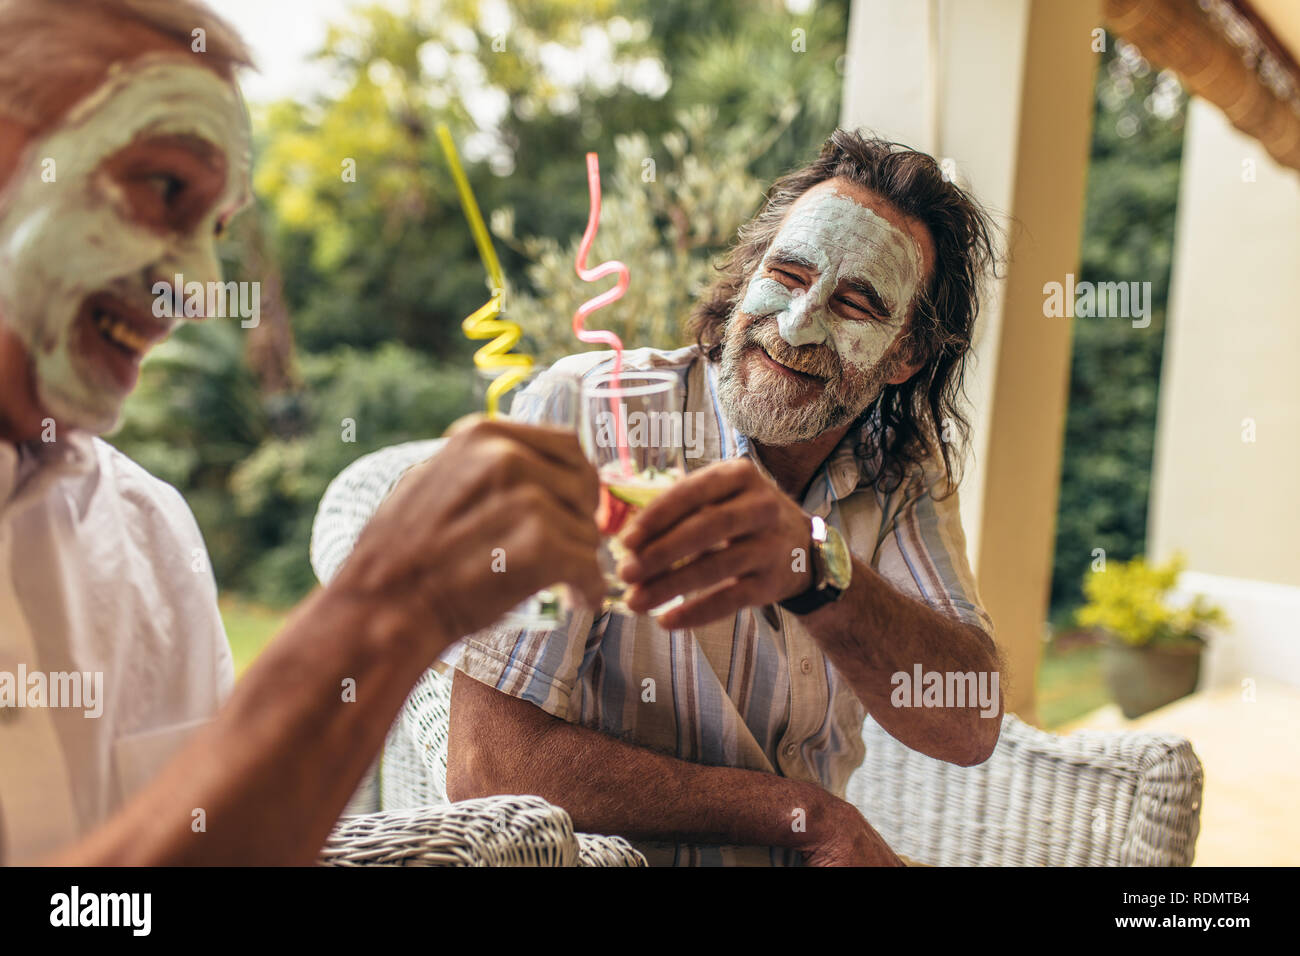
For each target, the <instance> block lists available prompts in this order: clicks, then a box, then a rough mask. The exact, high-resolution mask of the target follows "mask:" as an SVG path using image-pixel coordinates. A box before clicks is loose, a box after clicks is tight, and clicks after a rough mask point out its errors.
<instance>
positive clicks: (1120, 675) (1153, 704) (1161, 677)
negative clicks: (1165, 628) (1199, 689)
mask: <svg viewBox="0 0 1300 956" xmlns="http://www.w3.org/2000/svg"><path fill="white" fill-rule="evenodd" d="M1204 649H1205V645H1204V644H1203V643H1201V642H1199V641H1188V642H1186V643H1183V644H1172V645H1148V646H1145V647H1133V646H1131V645H1129V644H1123V643H1121V642H1119V641H1117V640H1115V639H1114V638H1108V639H1107V641H1106V643H1105V648H1104V650H1103V652H1102V669H1103V671H1104V672H1105V674H1106V685H1107V686H1108V687H1109V688H1110V693H1111V696H1112V697H1114V698H1115V702H1116V703H1117V704H1119V707H1120V710H1122V711H1123V712H1124V716H1125V717H1127V718H1129V719H1130V720H1132V719H1133V718H1134V717H1141V716H1142V715H1143V714H1147V713H1150V712H1151V711H1153V710H1155V709H1156V708H1157V707H1163V706H1164V705H1165V704H1168V703H1170V702H1171V701H1175V700H1178V698H1180V697H1186V696H1187V695H1188V694H1190V693H1191V692H1192V691H1194V690H1196V683H1197V681H1198V680H1200V677H1201V653H1202V651H1204Z"/></svg>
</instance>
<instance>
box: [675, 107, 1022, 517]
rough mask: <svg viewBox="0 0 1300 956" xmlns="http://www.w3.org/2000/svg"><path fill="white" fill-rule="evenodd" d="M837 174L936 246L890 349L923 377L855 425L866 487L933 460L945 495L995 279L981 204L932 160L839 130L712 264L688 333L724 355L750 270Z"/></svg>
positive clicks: (888, 391) (776, 189) (883, 397)
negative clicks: (867, 466)
mask: <svg viewBox="0 0 1300 956" xmlns="http://www.w3.org/2000/svg"><path fill="white" fill-rule="evenodd" d="M837 178H843V179H847V180H850V181H851V182H854V183H857V184H858V185H859V186H862V187H865V188H866V189H869V190H871V191H872V192H874V193H876V194H877V195H878V196H880V197H881V198H882V199H884V200H886V201H887V202H889V203H890V204H891V205H893V206H894V208H896V209H897V210H898V211H899V212H901V213H902V214H903V215H905V216H908V217H911V218H913V219H916V220H917V221H919V222H920V223H922V224H923V225H924V226H925V227H926V229H928V230H929V232H930V237H931V239H932V240H933V242H934V252H935V261H934V271H933V274H932V275H931V276H930V280H929V282H928V283H926V285H925V287H924V288H923V289H921V290H920V291H919V292H918V294H917V297H916V300H915V302H914V303H913V310H912V321H911V322H910V323H909V324H908V327H907V330H906V331H905V332H904V334H903V337H902V338H901V339H900V340H899V343H898V352H897V355H898V359H899V361H900V362H902V363H903V364H909V365H910V364H920V365H921V369H920V370H919V371H918V372H917V373H916V374H915V375H913V376H912V377H911V378H909V379H908V380H907V381H906V382H904V383H903V384H902V385H886V386H885V387H884V389H883V390H882V391H881V393H880V396H879V397H878V398H877V399H876V400H875V401H874V402H872V404H871V405H870V406H869V407H868V408H867V410H866V411H865V412H863V414H862V416H861V417H860V418H859V420H858V422H857V423H856V424H855V427H857V425H859V424H865V423H867V422H870V423H871V424H872V427H870V428H861V429H859V431H860V433H861V434H862V444H861V445H860V446H859V449H858V453H859V455H860V456H862V458H863V459H864V460H866V461H874V460H875V459H876V458H879V465H878V466H877V467H876V471H875V485H876V487H878V488H880V489H881V490H882V491H892V490H893V489H895V488H897V487H898V486H899V484H900V483H901V482H902V481H903V478H904V477H905V475H906V473H907V471H908V469H909V466H911V465H914V464H918V463H919V462H921V461H922V460H924V459H925V458H928V457H930V456H932V455H933V454H934V453H935V452H938V454H939V455H940V456H941V457H942V461H943V465H944V471H945V473H946V478H947V483H948V488H947V490H946V493H948V494H950V493H951V492H952V491H953V490H955V489H956V487H957V484H958V482H959V481H960V480H961V476H960V470H961V465H962V463H963V461H964V458H965V453H966V447H967V443H968V442H969V440H970V422H969V421H968V420H967V418H966V416H965V414H964V413H963V412H962V409H961V407H960V396H961V394H962V387H963V384H964V378H965V372H966V358H967V354H968V353H969V351H970V345H971V336H972V334H973V332H974V329H975V317H976V315H978V313H979V304H980V303H979V300H980V293H981V286H982V283H983V280H984V278H985V276H986V275H987V274H989V273H990V272H992V273H993V274H996V270H997V267H998V262H999V259H998V252H997V247H996V245H995V242H994V238H993V237H994V236H995V235H996V228H995V227H994V225H993V222H992V219H991V218H990V216H989V214H988V212H987V211H986V210H985V209H984V208H983V207H982V206H981V205H980V204H979V202H978V201H977V200H976V199H975V198H974V197H972V196H970V195H969V194H968V193H966V192H965V191H964V190H962V189H961V188H960V187H959V186H957V185H956V184H955V183H952V182H949V181H948V179H947V178H946V177H945V176H944V173H943V170H942V169H941V168H940V166H939V164H938V163H937V162H935V160H934V158H933V157H931V156H928V155H926V154H925V153H921V152H917V151H916V150H914V149H910V148H909V147H906V146H902V145H900V144H898V143H891V142H888V141H886V140H883V139H879V138H877V137H875V136H872V135H869V134H864V133H862V132H854V131H851V130H844V129H837V130H836V131H835V132H834V133H832V134H831V137H830V138H829V139H828V140H826V142H825V143H824V144H822V149H821V155H820V156H818V157H817V159H816V160H815V161H814V162H812V163H810V164H809V165H807V166H805V167H803V168H802V169H798V170H795V171H794V172H792V173H789V174H787V175H785V176H782V177H781V178H780V179H778V180H777V181H776V182H775V183H773V184H772V188H771V189H769V190H768V192H767V199H766V201H765V203H764V205H763V208H762V210H760V211H759V213H758V215H756V216H755V217H754V218H753V219H751V220H750V221H749V222H748V223H746V224H745V225H744V226H742V227H741V229H740V233H739V236H738V237H737V240H736V244H735V245H734V246H732V248H731V250H730V251H729V252H728V254H727V257H726V258H725V259H724V260H723V262H722V264H721V265H720V267H719V272H720V276H719V278H718V279H717V280H716V281H715V282H714V283H713V285H712V286H711V287H710V288H709V289H708V291H707V292H706V293H705V294H704V296H703V297H702V298H701V299H700V301H699V302H698V303H697V304H696V306H695V308H694V310H692V312H691V316H690V318H689V319H688V321H687V331H688V332H689V333H690V334H691V335H692V337H694V339H695V341H696V342H697V343H698V344H699V346H700V349H701V350H702V351H703V352H704V354H705V355H706V356H708V358H709V360H710V361H714V362H716V361H717V360H718V359H719V357H720V356H721V354H722V339H723V333H724V331H725V329H726V325H727V321H728V320H729V319H730V317H731V314H732V311H733V310H734V309H735V308H736V305H737V303H738V302H739V301H740V297H741V296H742V295H743V293H744V290H745V287H746V285H747V284H748V283H749V279H750V277H751V276H752V275H753V274H754V270H755V269H757V268H758V266H759V265H760V263H761V262H762V261H763V256H764V255H766V254H767V250H768V247H769V246H770V245H771V244H772V240H773V239H774V238H775V237H776V234H777V232H778V231H779V230H780V228H781V221H782V220H783V219H784V218H785V214H786V212H787V211H788V210H789V209H790V207H791V206H792V205H793V204H794V202H795V201H796V200H797V199H798V198H799V197H800V196H802V195H803V194H804V193H806V192H807V191H808V190H810V189H812V188H813V187H814V186H816V185H817V184H818V183H821V182H825V181H826V180H828V179H837Z"/></svg>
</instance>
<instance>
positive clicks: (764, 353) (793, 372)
mask: <svg viewBox="0 0 1300 956" xmlns="http://www.w3.org/2000/svg"><path fill="white" fill-rule="evenodd" d="M755 348H757V349H758V352H759V355H760V356H761V357H762V358H765V359H766V360H767V361H768V362H769V363H770V364H772V365H774V366H776V368H777V369H778V370H779V371H781V372H784V373H785V374H786V375H790V376H792V377H794V378H796V379H799V380H800V381H804V382H808V383H810V384H813V385H825V384H826V379H825V378H824V377H822V376H820V375H814V374H812V373H811V372H803V371H800V370H799V369H797V368H792V367H791V366H789V365H786V364H785V363H784V362H782V361H781V360H780V359H778V358H775V357H774V356H773V355H772V353H771V352H769V351H768V350H767V349H766V348H765V347H763V346H762V345H758V346H755Z"/></svg>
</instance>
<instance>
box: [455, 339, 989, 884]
mask: <svg viewBox="0 0 1300 956" xmlns="http://www.w3.org/2000/svg"><path fill="white" fill-rule="evenodd" d="M624 362H625V367H627V368H629V369H638V370H641V369H649V368H654V369H662V370H669V371H673V372H676V373H677V374H678V375H680V376H681V380H682V386H683V394H684V399H685V408H684V411H685V412H686V413H687V414H688V415H690V416H692V423H693V424H694V425H695V426H696V428H697V433H696V434H694V435H692V433H691V431H690V430H687V431H686V435H687V438H688V440H690V439H692V438H693V439H694V441H696V442H699V445H698V447H693V448H692V449H691V451H692V452H698V454H696V455H695V456H694V457H692V455H691V454H690V453H688V455H687V457H686V468H687V471H688V473H689V472H692V471H695V470H696V469H699V468H703V467H705V466H706V465H708V464H710V463H711V462H715V461H719V460H722V459H727V458H734V457H736V456H738V455H746V456H748V457H750V458H751V459H752V460H753V461H754V463H755V464H756V465H757V466H758V467H759V468H760V469H763V465H762V462H761V461H760V460H759V458H758V456H757V454H756V451H755V449H754V448H753V446H752V445H751V444H750V443H749V442H748V441H746V439H745V437H744V436H743V435H740V434H738V433H737V432H736V431H735V429H733V428H732V427H731V426H730V425H729V424H728V423H727V422H726V420H725V418H724V417H723V414H722V410H721V407H720V404H719V402H718V397H717V387H716V382H715V372H716V369H715V366H713V365H712V364H711V363H709V362H707V361H706V360H705V359H704V358H703V357H702V356H701V355H700V353H699V352H698V351H697V350H696V349H695V348H694V347H688V348H684V349H678V350H676V351H671V352H663V351H658V350H653V349H638V350H636V351H631V352H628V353H626V354H625V356H624ZM611 363H612V358H611V355H610V353H608V352H590V353H584V354H581V355H574V356H569V357H568V358H565V359H562V360H561V361H560V362H559V363H557V364H556V366H554V369H553V370H554V371H556V372H561V373H567V374H570V375H577V376H590V375H595V374H599V373H601V372H605V371H608V370H609V367H610V365H611ZM548 397H549V393H548V388H547V376H542V377H540V378H539V380H538V381H537V382H535V383H534V384H533V385H532V386H530V388H529V389H528V390H527V391H525V392H524V393H523V394H521V395H520V396H519V397H518V399H516V401H515V408H514V410H513V414H514V417H522V418H525V419H526V420H534V421H537V420H544V419H545V418H546V417H547V416H546V408H547V401H548ZM696 413H698V414H696ZM857 437H858V436H857V435H856V434H855V433H854V432H852V431H850V433H849V434H848V435H846V436H845V439H844V440H843V441H842V442H840V444H839V445H838V446H837V447H836V448H835V450H834V451H833V452H832V453H831V454H830V455H829V456H828V458H827V460H826V462H825V463H824V464H823V466H822V467H821V468H820V469H819V470H818V471H817V473H816V475H815V476H814V478H813V480H812V483H811V485H810V486H809V489H808V492H807V494H806V495H805V497H804V500H803V502H802V506H803V509H804V510H805V511H806V512H808V513H809V514H816V515H820V516H821V517H822V518H824V519H825V520H826V522H827V523H828V524H831V525H833V526H835V528H837V529H838V530H839V532H840V533H841V534H842V535H843V536H844V539H845V541H846V543H847V544H848V546H849V549H850V550H851V551H852V552H853V554H854V555H855V556H856V557H857V558H858V559H859V560H861V561H863V562H865V563H868V564H870V565H871V567H873V568H874V569H875V570H876V571H878V572H879V573H880V574H881V575H882V576H883V577H884V578H885V579H886V580H887V581H888V582H889V583H890V584H892V585H893V586H894V587H896V588H897V589H898V590H899V591H901V592H903V593H904V594H907V595H910V596H911V597H913V598H916V599H919V600H921V601H923V602H925V603H926V604H928V605H929V606H930V607H932V608H934V609H935V610H937V611H939V612H940V613H943V614H945V615H948V616H950V617H953V618H956V619H958V620H961V621H966V622H969V623H971V624H974V625H976V626H978V627H980V628H982V629H983V630H985V631H986V632H987V633H989V634H990V635H992V633H993V625H992V621H991V620H990V619H989V616H988V614H986V613H985V611H984V609H983V608H982V607H981V606H980V600H979V596H978V593H977V590H976V585H975V580H974V577H973V575H972V574H971V571H970V566H969V564H968V562H967V558H966V541H965V536H964V534H963V532H962V527H961V520H960V517H959V513H958V497H957V495H956V494H955V493H954V494H952V495H951V496H949V497H947V498H946V499H944V500H942V501H938V500H935V498H934V497H933V496H932V495H931V494H930V493H929V489H930V488H932V487H934V486H935V482H936V481H937V479H938V478H940V477H941V475H942V469H941V468H940V466H939V465H938V463H936V462H927V463H926V465H925V466H924V467H922V468H919V469H914V471H913V473H912V474H911V477H910V479H909V480H906V481H904V482H903V483H902V484H900V486H899V487H898V489H897V490H895V491H894V492H892V493H884V492H880V491H877V490H875V489H874V488H873V487H872V485H871V477H872V476H871V473H870V472H871V469H870V467H869V466H868V465H864V464H863V463H862V462H861V461H860V459H859V458H858V456H857V455H856V454H855V444H856V442H857ZM763 470H764V472H765V473H766V469H763ZM773 612H775V613H773ZM768 614H771V615H772V617H771V619H770V620H769V618H768V616H767V615H768ZM455 663H456V666H457V667H458V668H459V669H461V670H463V671H464V672H465V673H466V674H468V675H469V676H471V677H473V678H475V679H476V680H478V681H481V682H483V683H485V684H488V685H490V686H492V687H495V688H496V689H497V690H499V691H502V692H504V693H507V694H510V695H511V696H514V697H518V698H521V699H523V700H527V701H529V702H531V703H533V704H535V705H536V706H538V707H540V708H541V709H542V710H544V711H546V712H547V713H549V714H553V715H555V716H557V717H560V718H563V719H564V720H566V721H569V722H571V723H577V724H581V725H582V726H584V727H589V728H592V729H595V730H599V731H601V732H603V733H606V734H610V735H611V736H615V737H618V738H619V739H621V740H624V741H626V742H629V743H633V744H636V745H639V746H642V747H647V748H650V749H653V750H656V751H660V752H662V753H666V754H669V755H671V756H674V757H677V758H679V759H682V760H690V761H694V762H696V763H702V764H710V765H715V766H727V767H739V768H743V769H748V770H756V771H762V772H765V773H778V774H782V775H783V776H786V777H790V778H792V779H798V780H804V781H811V782H816V783H819V784H821V785H822V786H823V787H825V788H826V789H827V790H829V791H830V792H831V793H833V794H835V795H836V796H838V797H840V798H843V797H844V790H845V785H846V784H847V782H848V779H849V775H850V774H851V773H852V772H853V770H854V769H855V768H856V767H857V766H858V765H859V764H860V763H861V762H862V758H863V743H862V737H861V731H862V722H863V720H864V718H865V716H866V713H865V709H864V708H863V706H862V703H861V702H860V701H859V700H858V697H857V695H856V694H855V693H854V692H853V689H852V688H851V687H850V686H849V684H848V682H847V681H846V680H845V679H844V678H843V677H842V676H841V675H840V674H839V673H838V671H836V669H835V668H834V667H833V666H832V665H831V663H830V661H829V660H827V658H826V656H825V655H824V654H823V653H822V651H821V649H820V648H819V647H818V645H817V642H816V641H814V640H813V638H812V637H811V636H810V634H809V633H808V631H807V630H806V629H805V628H804V626H803V625H802V623H801V622H800V620H799V618H798V617H797V616H796V615H793V614H790V613H789V612H787V611H785V610H784V609H782V608H780V607H777V606H773V607H771V608H769V609H767V610H766V611H764V610H763V609H758V608H747V609H745V610H742V611H740V612H739V613H737V614H736V615H735V617H734V619H728V620H724V621H719V622H714V623H712V624H709V625H705V626H703V627H697V628H691V629H682V630H670V631H666V632H665V631H664V630H663V629H662V628H660V627H659V626H658V624H656V622H655V621H654V620H653V619H652V618H650V617H649V616H647V615H634V614H628V613H623V612H618V611H612V610H608V609H607V610H605V612H604V613H602V614H599V615H593V614H592V613H590V612H581V611H575V612H573V613H571V614H570V615H569V616H568V618H567V621H566V622H565V623H563V624H561V626H559V627H558V628H556V629H554V630H549V631H546V630H530V631H519V630H513V629H505V628H497V629H491V630H489V631H487V632H481V633H479V634H476V635H471V636H470V637H469V638H466V640H465V641H463V642H462V643H461V645H460V650H459V655H458V659H457V660H456V662H455ZM575 772H576V773H577V774H581V769H580V768H575ZM638 848H639V849H641V850H642V852H644V853H645V854H646V855H647V858H648V859H649V860H650V862H651V863H652V864H656V863H658V864H678V865H700V864H704V865H741V864H758V865H797V864H798V863H799V862H801V857H800V854H799V853H798V852H796V851H790V850H784V849H781V848H767V847H721V846H698V845H685V844H671V843H658V844H639V845H638Z"/></svg>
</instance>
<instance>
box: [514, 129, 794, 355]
mask: <svg viewBox="0 0 1300 956" xmlns="http://www.w3.org/2000/svg"><path fill="white" fill-rule="evenodd" d="M680 122H681V129H680V130H675V131H673V132H671V133H668V134H665V136H664V137H663V146H664V149H665V150H666V151H667V153H668V155H669V157H670V158H671V161H672V164H671V165H670V166H668V167H666V168H661V167H659V166H658V164H657V163H655V161H654V160H653V158H652V157H651V154H650V148H649V143H648V142H647V141H646V138H645V136H644V135H642V134H640V133H637V134H633V135H629V136H622V137H619V138H618V139H617V140H616V141H615V146H616V154H615V156H614V161H613V163H612V166H613V169H612V170H610V171H607V172H605V173H602V177H601V178H602V184H603V185H602V192H604V191H605V190H608V193H607V195H608V198H607V199H604V200H603V201H602V204H601V224H600V230H599V231H598V232H597V234H596V240H595V242H594V243H593V244H592V248H591V251H590V253H589V254H588V256H587V261H586V265H587V267H588V268H591V267H593V266H595V265H596V264H598V263H600V262H603V261H605V260H606V259H614V258H617V259H621V260H623V261H624V262H626V263H628V264H629V266H630V268H631V282H630V284H629V287H628V291H627V294H625V295H624V296H623V298H621V299H619V300H618V301H617V302H615V303H614V304H613V305H610V306H608V307H607V308H605V309H603V310H601V311H599V312H597V313H596V314H595V315H594V316H593V317H592V318H591V319H590V325H591V327H592V328H600V329H608V330H610V331H613V332H615V333H616V334H617V335H618V336H619V338H620V339H621V340H622V342H623V345H624V346H625V347H627V348H637V347H639V346H646V345H648V346H656V347H659V348H670V347H672V346H675V345H684V344H686V340H685V339H684V338H683V336H682V333H681V328H680V326H681V321H682V320H683V319H684V318H685V317H686V315H687V314H688V313H689V312H690V308H691V306H692V305H693V304H694V302H695V299H696V298H697V296H698V295H699V293H700V292H701V291H702V290H703V288H704V286H705V285H707V283H708V282H709V280H710V279H711V278H712V275H713V268H712V256H711V253H713V252H716V251H717V250H718V249H719V248H721V247H723V246H725V245H726V243H727V242H728V241H729V240H730V239H731V237H732V236H734V235H735V232H736V230H737V229H738V228H739V227H740V225H741V224H742V223H743V222H745V220H746V219H748V218H749V217H750V216H751V215H752V214H753V212H754V209H755V208H756V206H757V204H758V202H759V201H760V199H761V198H762V195H763V189H762V184H760V182H759V181H758V179H757V178H755V177H754V176H753V175H751V174H750V173H749V172H748V171H747V168H748V165H749V163H750V161H751V160H752V158H753V155H754V154H755V153H758V154H761V153H762V151H763V150H762V146H763V144H762V143H761V141H759V140H758V139H757V138H756V137H757V135H758V131H756V130H752V129H750V128H748V127H747V126H744V125H740V126H735V127H732V128H730V129H728V130H726V131H725V132H722V133H721V134H719V133H717V132H715V130H716V115H715V114H714V113H713V112H712V111H710V110H706V109H703V108H701V109H697V110H694V111H692V112H691V113H689V114H686V115H683V116H682V117H681V120H680ZM711 137H712V138H713V139H715V140H720V141H719V142H717V143H716V148H717V153H716V154H715V157H714V159H713V161H712V162H706V161H705V159H704V158H703V156H702V155H701V150H704V149H708V148H709V145H710V138H711ZM769 142H770V140H769ZM756 143H757V144H758V145H757V147H756V146H755V144H756ZM706 155H707V154H706ZM493 226H494V228H495V231H496V232H497V233H498V235H499V236H500V237H501V238H502V239H503V240H504V241H505V242H506V244H507V245H509V246H511V247H512V248H514V249H516V250H518V251H519V252H520V253H521V254H522V255H523V257H524V258H525V259H527V261H528V262H529V263H530V265H529V266H528V268H527V271H526V273H525V275H526V277H527V279H528V281H529V284H530V285H531V287H532V288H535V289H539V290H542V291H541V292H540V293H539V294H538V295H536V296H534V295H531V294H529V293H527V292H523V293H520V294H518V295H512V296H509V297H508V299H507V301H508V303H509V308H510V309H511V310H512V311H513V312H514V314H515V315H517V316H522V317H524V320H525V328H526V329H527V335H528V340H526V341H525V344H524V347H525V349H528V348H529V346H532V351H533V352H534V353H535V354H537V355H538V357H539V358H541V359H543V360H544V361H546V362H548V363H549V362H552V361H554V360H555V359H557V358H560V357H561V356H563V355H566V354H568V353H570V352H573V351H575V350H577V349H580V348H584V346H580V345H577V344H576V343H575V339H574V336H573V313H574V307H575V306H576V305H577V304H578V303H580V302H582V301H584V300H586V299H589V298H591V297H592V296H594V295H596V294H597V293H598V292H600V291H603V289H605V288H606V287H608V286H609V282H608V280H607V281H605V282H603V283H597V284H594V285H589V284H587V283H584V282H583V281H582V280H581V279H579V278H578V275H577V272H576V270H575V269H574V261H575V259H576V258H577V254H578V246H579V243H580V241H581V236H574V237H572V238H571V239H570V240H569V241H568V242H567V243H566V244H564V245H561V244H560V243H559V242H557V241H556V240H554V239H552V238H550V237H530V238H528V239H523V240H520V239H519V238H517V237H516V236H515V234H514V227H515V217H514V214H513V211H512V210H508V209H503V210H499V211H498V212H497V214H496V215H495V216H494V217H493Z"/></svg>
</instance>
